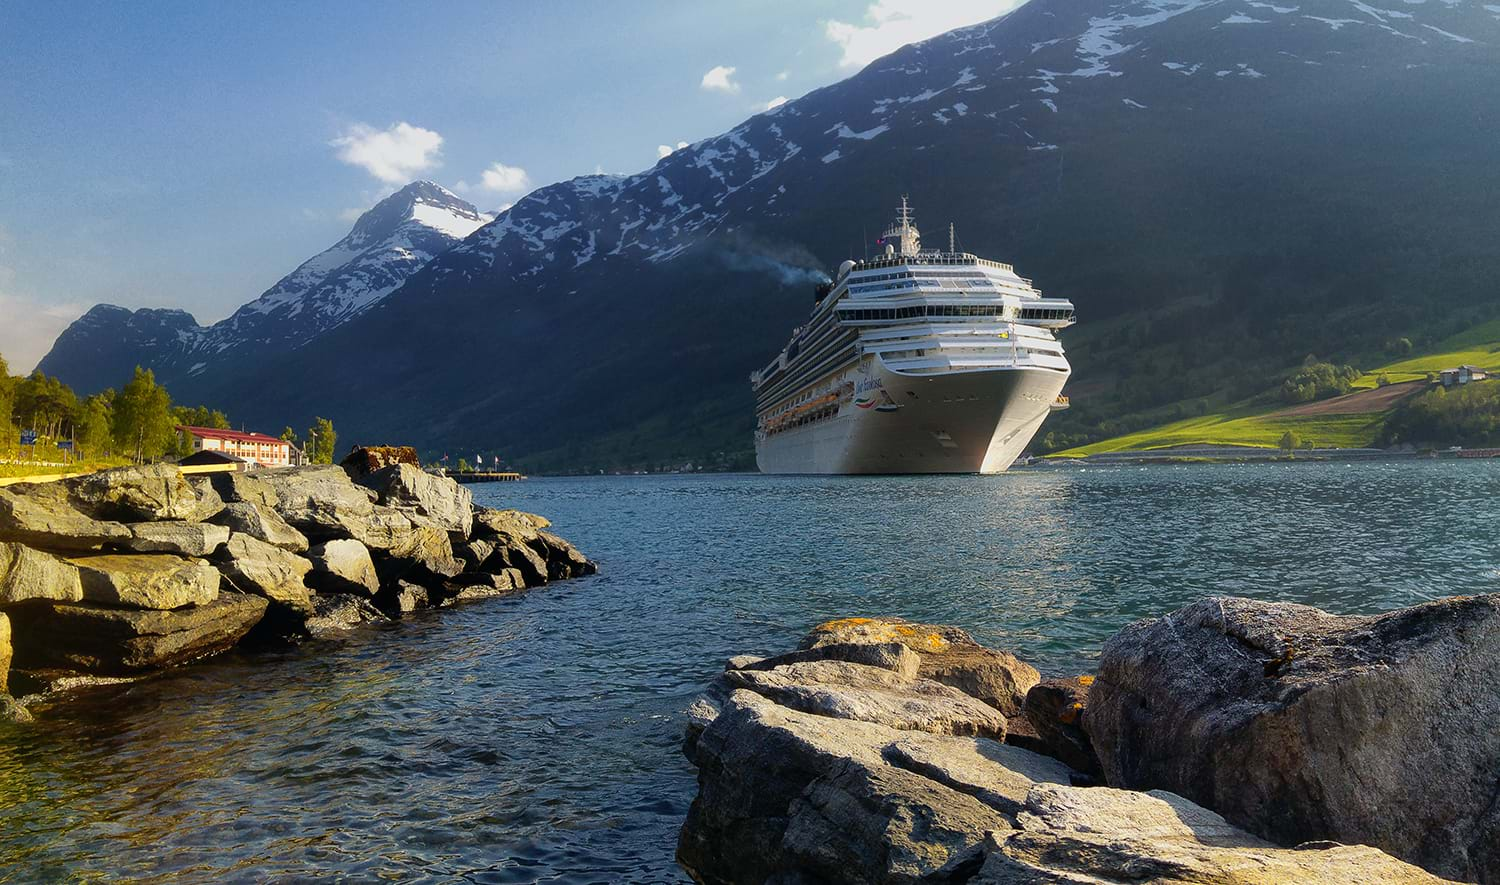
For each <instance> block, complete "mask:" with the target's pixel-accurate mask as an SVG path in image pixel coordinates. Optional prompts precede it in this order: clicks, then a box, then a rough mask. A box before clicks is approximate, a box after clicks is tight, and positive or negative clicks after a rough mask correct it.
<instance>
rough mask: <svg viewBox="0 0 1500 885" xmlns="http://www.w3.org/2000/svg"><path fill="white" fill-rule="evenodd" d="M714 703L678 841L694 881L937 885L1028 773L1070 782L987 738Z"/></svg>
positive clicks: (739, 698)
mask: <svg viewBox="0 0 1500 885" xmlns="http://www.w3.org/2000/svg"><path fill="white" fill-rule="evenodd" d="M794 666H809V665H806V664H801V665H794ZM850 666H854V665H850ZM731 672H733V671H731ZM748 672H756V671H748ZM882 672H888V671H882ZM725 675H726V676H728V675H730V673H726V674H725ZM955 694H956V692H955ZM971 703H976V705H977V702H974V701H972V699H971ZM713 704H714V705H721V706H722V712H717V713H716V714H715V715H713V716H711V717H709V718H708V724H707V725H706V727H705V728H704V729H703V730H702V732H701V733H700V734H699V735H697V737H696V742H695V745H694V746H693V754H692V759H693V761H694V762H695V764H696V765H697V766H698V771H699V794H698V797H697V799H696V800H695V801H694V802H693V805H692V808H691V809H690V811H689V813H688V819H687V822H686V823H685V824H684V826H683V829H682V833H681V837H680V839H679V842H678V859H679V860H680V861H681V862H682V864H683V865H684V866H685V867H686V868H687V869H688V870H689V871H690V872H691V873H692V874H693V875H694V876H695V877H696V878H698V879H699V881H708V882H763V881H767V880H768V879H770V878H771V877H773V876H775V875H783V876H793V875H806V876H810V877H811V878H812V880H814V881H829V882H900V881H908V882H909V881H916V880H917V878H919V877H921V876H934V877H938V878H936V879H934V880H933V881H938V880H941V876H942V875H944V872H943V871H950V872H951V871H953V870H954V869H956V868H958V867H961V866H964V865H966V864H967V863H970V862H972V863H974V864H976V865H977V862H978V861H979V860H980V858H979V857H978V851H979V848H980V846H981V845H982V843H983V841H984V837H985V833H986V832H988V831H990V830H993V829H1005V828H1009V827H1010V825H1011V824H1010V821H1009V819H1008V817H1007V816H1006V813H1005V811H1003V810H1002V809H1004V808H1011V809H1014V808H1018V807H1020V805H1021V803H1022V802H1023V801H1024V798H1025V796H1026V794H1027V792H1028V791H1029V790H1030V788H1031V787H1032V786H1033V781H1032V779H1031V778H1030V777H1028V774H1035V775H1038V776H1043V777H1061V778H1066V776H1067V770H1066V767H1065V766H1061V765H1059V764H1058V763H1057V762H1056V761H1054V760H1050V759H1045V758H1043V757H1039V756H1035V755H1033V754H1030V753H1027V752H1026V751H1024V750H1019V749H1016V748H1014V747H1005V746H1004V745H1001V744H998V743H996V742H994V741H991V740H988V739H985V738H957V737H950V736H945V735H935V734H927V733H922V732H907V731H901V730H898V729H894V728H889V727H887V726H883V725H878V724H874V723H869V722H862V721H855V720H848V719H834V718H828V717H824V716H818V715H814V714H810V713H803V712H799V711H796V710H792V709H788V708H786V707H783V706H780V705H778V704H776V703H774V702H773V701H771V700H770V699H768V698H765V697H763V696H761V695H759V694H756V693H754V692H750V691H745V690H739V691H734V692H733V693H732V694H730V695H727V696H724V697H723V698H722V700H721V701H719V700H716V701H714V702H713ZM979 706H983V705H979ZM986 709H988V708H986ZM990 712H991V714H993V715H998V714H994V711H993V710H991V711H990ZM1018 769H1019V770H1018Z"/></svg>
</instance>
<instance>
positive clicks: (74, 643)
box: [10, 539, 274, 675]
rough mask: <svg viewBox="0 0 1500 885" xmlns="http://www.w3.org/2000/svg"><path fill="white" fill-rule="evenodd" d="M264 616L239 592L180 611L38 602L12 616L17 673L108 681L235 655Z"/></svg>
mask: <svg viewBox="0 0 1500 885" xmlns="http://www.w3.org/2000/svg"><path fill="white" fill-rule="evenodd" d="M231 540H232V539H231ZM272 549H274V548H272ZM265 611H266V600H264V599H262V598H260V597H258V596H246V595H244V594H241V593H221V594H219V597H218V598H217V599H215V600H214V601H213V602H210V603H209V604H207V605H201V606H190V607H188V608H183V609H177V610H174V611H144V610H136V609H126V608H114V607H105V606H95V605H80V604H73V603H34V604H32V605H28V606H22V607H20V608H17V609H15V610H13V611H12V612H10V615H11V618H12V620H13V621H14V622H15V632H14V637H13V638H14V641H15V666H17V667H24V668H34V669H46V668H63V669H68V670H77V671H82V672H85V673H92V674H108V675H128V674H131V673H137V672H142V671H147V670H155V669H160V668H162V667H167V666H171V665H174V664H180V663H183V662H186V661H190V660H194V659H196V658H201V657H205V656H207V655H211V654H217V653H219V652H221V651H224V650H226V649H228V648H230V647H231V646H233V645H234V644H235V643H236V642H238V641H239V640H240V639H241V638H242V637H243V636H244V635H245V634H246V633H248V632H249V631H250V628H251V627H253V626H255V625H256V624H257V623H259V621H260V619H261V617H262V616H263V615H264V614H265Z"/></svg>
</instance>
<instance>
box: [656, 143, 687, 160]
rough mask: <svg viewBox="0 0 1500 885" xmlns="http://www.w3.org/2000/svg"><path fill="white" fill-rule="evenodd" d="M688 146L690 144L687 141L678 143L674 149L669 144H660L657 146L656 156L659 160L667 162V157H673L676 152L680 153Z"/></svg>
mask: <svg viewBox="0 0 1500 885" xmlns="http://www.w3.org/2000/svg"><path fill="white" fill-rule="evenodd" d="M687 146H688V143H687V142H685V141H679V142H677V147H672V146H671V145H669V144H659V145H657V146H656V156H657V158H658V159H662V160H665V159H666V158H667V157H670V156H672V154H673V153H674V152H676V151H680V150H682V149H683V148H685V147H687Z"/></svg>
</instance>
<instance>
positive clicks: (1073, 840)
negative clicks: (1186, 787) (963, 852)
mask: <svg viewBox="0 0 1500 885" xmlns="http://www.w3.org/2000/svg"><path fill="white" fill-rule="evenodd" d="M985 854H986V858H985V861H984V865H983V866H982V867H981V868H980V869H979V872H978V873H977V874H976V875H975V876H974V877H973V878H971V879H967V880H966V881H968V882H970V883H972V885H1031V883H1035V882H1057V883H1065V882H1076V883H1101V885H1102V883H1115V882H1153V883H1162V885H1167V883H1184V885H1187V883H1215V885H1272V883H1274V885H1331V883H1346V885H1356V883H1358V885H1364V883H1375V882H1380V883H1389V885H1399V883H1411V885H1429V883H1430V885H1436V883H1438V882H1442V881H1444V880H1442V879H1439V878H1437V877H1436V876H1433V875H1432V874H1430V873H1427V872H1425V871H1424V870H1421V869H1418V868H1417V867H1414V866H1411V865H1410V864H1406V863H1403V862H1401V861H1399V860H1396V859H1395V858H1393V857H1391V856H1389V855H1387V854H1384V853H1382V852H1380V851H1378V850H1377V849H1374V848H1369V847H1366V846H1364V845H1338V844H1336V843H1332V842H1314V843H1308V844H1306V845H1299V846H1297V847H1296V848H1278V847H1276V846H1274V845H1272V844H1270V843H1269V842H1265V841H1263V840H1261V839H1257V838H1256V837H1255V836H1252V835H1251V834H1249V833H1247V832H1245V831H1244V830H1241V829H1239V828H1237V827H1234V826H1232V825H1231V824H1230V823H1229V822H1228V821H1226V820H1224V818H1222V817H1220V816H1219V815H1217V814H1214V813H1213V812H1211V811H1209V810H1207V809H1205V808H1201V807H1199V806H1197V805H1194V804H1193V803H1191V802H1189V801H1187V800H1186V799H1184V798H1182V797H1181V796H1176V795H1173V794H1172V793H1168V792H1165V791H1152V792H1150V793H1133V792H1128V791H1125V790H1111V789H1108V788H1105V787H1095V788H1088V789H1080V788H1077V787H1065V786H1059V785H1056V784H1037V785H1035V786H1034V787H1032V788H1031V791H1030V792H1029V793H1028V794H1027V796H1026V801H1025V805H1024V807H1023V809H1022V810H1021V811H1020V813H1018V814H1017V815H1016V825H1015V828H1014V829H1005V830H1000V829H997V830H995V831H994V832H993V833H991V834H990V836H989V838H988V840H987V844H986V845H985Z"/></svg>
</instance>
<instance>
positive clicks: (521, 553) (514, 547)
mask: <svg viewBox="0 0 1500 885" xmlns="http://www.w3.org/2000/svg"><path fill="white" fill-rule="evenodd" d="M489 543H490V544H492V545H493V552H492V553H491V554H490V556H489V558H488V559H485V560H484V561H483V562H482V564H481V565H480V568H482V569H486V570H490V571H495V570H499V569H514V570H516V571H518V572H520V573H521V579H522V580H523V581H525V582H526V586H528V587H540V586H541V585H543V584H545V583H547V578H548V575H549V574H550V573H551V569H549V568H548V566H547V559H546V557H544V556H542V555H541V554H540V553H538V552H536V550H535V549H533V548H532V546H531V545H530V544H527V543H526V542H524V541H518V540H515V539H514V538H509V537H494V538H490V539H489Z"/></svg>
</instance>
